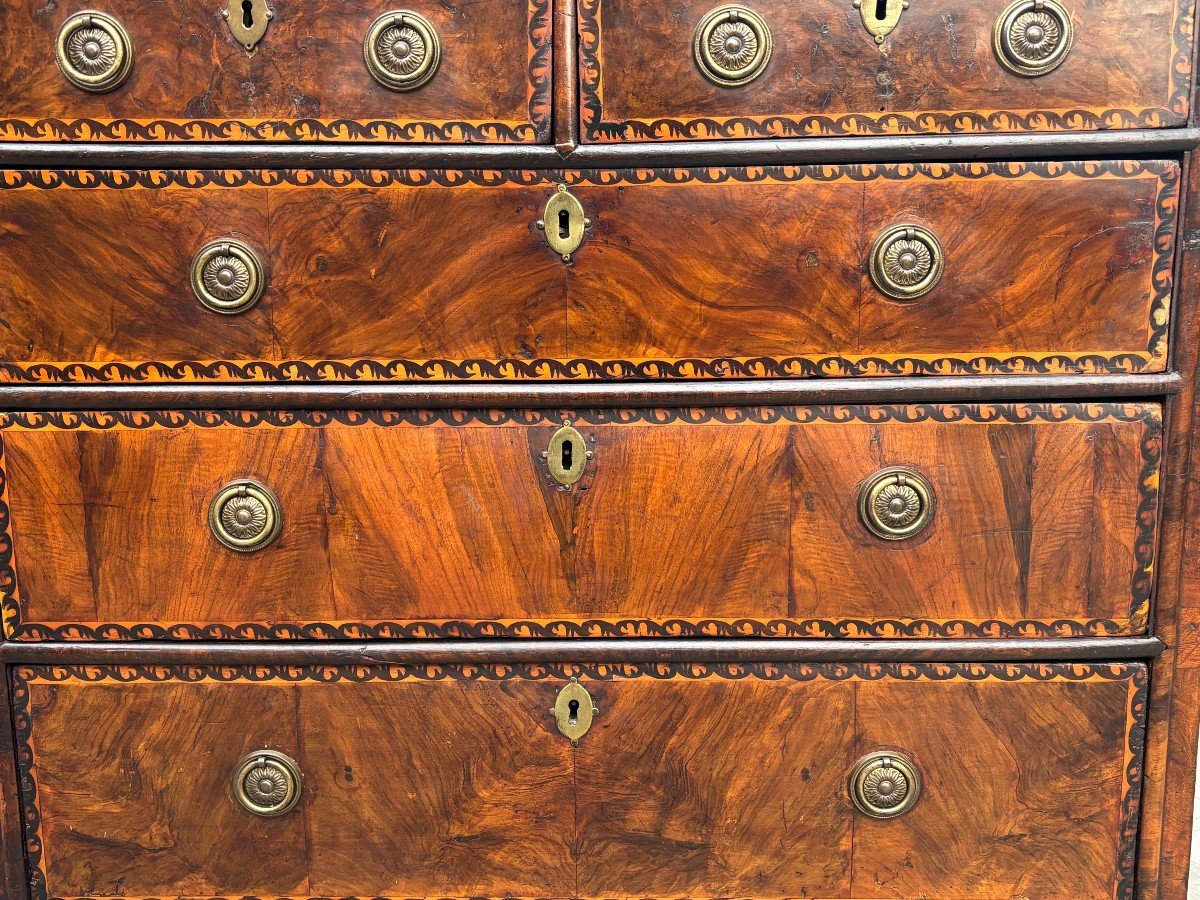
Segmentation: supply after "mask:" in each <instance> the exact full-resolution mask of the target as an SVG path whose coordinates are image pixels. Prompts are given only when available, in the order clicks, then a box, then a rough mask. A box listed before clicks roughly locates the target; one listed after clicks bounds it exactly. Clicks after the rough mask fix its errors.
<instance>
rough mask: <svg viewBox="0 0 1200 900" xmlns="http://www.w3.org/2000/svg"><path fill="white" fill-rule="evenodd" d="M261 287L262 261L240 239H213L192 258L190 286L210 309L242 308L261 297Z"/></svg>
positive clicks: (229, 310)
mask: <svg viewBox="0 0 1200 900" xmlns="http://www.w3.org/2000/svg"><path fill="white" fill-rule="evenodd" d="M265 287H266V279H265V278H264V277H263V266H262V262H261V261H259V258H258V255H257V254H256V253H255V252H254V251H253V250H251V249H250V248H249V247H248V246H246V245H245V244H243V243H242V242H241V241H234V240H225V241H214V242H212V243H211V244H207V245H205V246H204V247H203V248H201V250H200V252H199V253H197V254H196V258H195V259H194V260H193V261H192V290H193V291H194V292H195V294H196V298H197V299H198V300H199V301H200V302H201V303H203V304H204V305H205V306H207V307H208V308H209V309H211V310H212V311H213V312H219V313H222V314H223V315H227V316H232V315H236V314H237V313H240V312H245V311H246V310H248V309H249V308H250V307H252V306H253V305H254V304H256V303H257V302H258V301H259V300H260V299H262V295H263V289H264V288H265Z"/></svg>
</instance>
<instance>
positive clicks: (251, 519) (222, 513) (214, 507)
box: [208, 479, 283, 553]
mask: <svg viewBox="0 0 1200 900" xmlns="http://www.w3.org/2000/svg"><path fill="white" fill-rule="evenodd" d="M208 525H209V527H210V528H211V529H212V533H213V536H214V537H216V539H217V540H218V541H220V542H221V543H222V544H224V545H225V546H226V547H228V548H229V549H230V550H237V551H239V552H241V553H251V552H253V551H255V550H261V549H263V548H264V547H266V546H268V545H269V544H270V543H271V542H273V541H274V540H275V539H276V538H277V537H279V532H280V530H281V529H282V528H283V514H282V513H281V511H280V509H279V500H278V498H276V496H275V495H274V494H273V493H272V492H271V490H270V489H269V488H267V487H264V486H263V485H261V484H259V483H258V482H256V481H250V480H249V479H242V480H239V481H233V482H230V483H229V484H227V485H225V487H223V488H221V490H219V491H217V496H215V497H213V499H212V503H211V504H210V505H209V508H208Z"/></svg>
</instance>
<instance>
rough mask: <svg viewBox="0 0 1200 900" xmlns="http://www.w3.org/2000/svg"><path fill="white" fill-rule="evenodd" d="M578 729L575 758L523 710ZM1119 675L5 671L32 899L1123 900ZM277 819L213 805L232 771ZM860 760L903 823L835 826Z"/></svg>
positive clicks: (1126, 718) (1134, 711)
mask: <svg viewBox="0 0 1200 900" xmlns="http://www.w3.org/2000/svg"><path fill="white" fill-rule="evenodd" d="M569 676H578V677H580V678H581V683H582V685H583V687H584V688H585V689H586V690H587V691H588V692H589V693H590V694H591V696H592V698H593V700H594V702H596V703H597V704H598V706H599V713H598V714H597V716H596V718H595V720H594V722H593V724H592V726H591V730H590V731H588V732H587V733H586V734H584V735H583V737H582V738H581V739H580V740H579V744H578V748H577V749H572V745H571V743H570V742H569V741H568V740H567V738H565V737H564V736H563V735H561V734H559V733H558V731H557V730H556V727H555V720H554V719H553V718H551V717H549V716H547V714H546V711H547V709H548V708H549V707H550V706H552V705H553V704H554V702H555V697H556V694H557V692H558V691H559V690H560V689H562V688H563V686H564V684H565V683H566V679H567V678H568V677H569ZM1146 689H1147V675H1146V669H1145V667H1144V666H1142V665H1140V664H1104V665H1094V666H1093V665H1088V664H1069V665H1052V664H1034V663H1024V664H1012V665H1007V664H973V665H972V664H962V665H949V664H913V665H907V664H903V665H877V664H861V663H860V664H849V665H820V666H810V665H804V664H787V665H773V664H756V665H752V666H724V665H716V666H707V665H699V664H685V665H678V664H668V663H659V664H650V665H645V666H641V665H634V664H625V665H620V666H609V665H598V666H592V667H588V668H587V669H580V668H578V667H574V666H561V667H560V666H543V665H531V666H524V665H515V666H513V665H506V666H503V667H500V668H493V667H491V666H487V665H474V666H471V667H469V668H466V669H462V668H455V667H452V666H436V665H428V666H414V667H411V668H410V667H404V666H363V667H354V668H347V669H335V668H311V667H302V666H295V667H286V668H280V669H276V668H273V667H268V666H261V667H232V666H231V667H222V668H219V669H218V668H204V667H199V668H197V667H186V668H185V667H180V668H172V667H138V666H122V667H120V668H115V667H113V668H110V667H104V666H97V667H80V668H74V667H52V668H51V667H46V668H39V667H33V668H18V669H17V670H16V681H15V695H14V696H15V700H16V722H17V742H18V759H19V763H20V766H21V770H22V773H21V774H22V780H21V784H22V788H23V792H24V798H23V799H24V808H25V821H26V847H27V848H28V851H29V854H30V861H31V870H32V872H33V888H34V897H35V898H39V900H40V898H45V897H47V896H53V897H62V898H73V897H103V896H116V895H120V896H122V897H127V898H142V897H174V896H204V897H222V896H230V897H243V896H245V897H279V896H289V897H306V896H326V897H331V896H332V897H374V896H381V897H393V896H397V897H410V898H411V897H447V896H462V895H467V896H478V897H484V896H492V897H500V896H509V897H512V896H515V897H522V896H525V897H532V896H538V897H564V896H569V897H580V898H595V897H613V896H637V897H731V896H732V897H800V896H820V897H915V896H922V897H955V898H963V897H1000V896H1004V897H1008V896H1034V897H1088V898H1099V897H1121V898H1125V897H1132V896H1133V884H1132V878H1133V861H1134V850H1135V840H1136V833H1137V814H1138V801H1139V794H1140V787H1141V772H1142V743H1143V735H1144V725H1145V721H1144V720H1145V702H1146ZM263 750H270V751H276V752H281V753H284V754H287V755H288V756H290V757H291V758H293V759H294V760H295V762H296V763H297V767H298V769H299V771H300V774H301V785H302V787H301V790H300V796H299V801H298V804H297V805H296V806H295V807H294V808H293V809H292V810H291V811H290V812H287V813H285V814H284V815H282V816H280V817H276V818H261V817H257V816H255V815H252V814H250V813H248V812H246V811H245V810H243V809H242V808H241V807H240V806H239V805H238V804H237V802H236V800H235V798H234V792H233V788H232V786H231V776H232V774H233V773H234V772H235V770H236V769H237V766H238V762H239V760H241V759H243V758H244V757H245V756H246V755H247V754H252V753H258V752H260V751H263ZM875 751H889V752H892V753H894V754H896V755H897V756H900V757H901V758H903V759H906V760H907V761H909V762H911V764H912V766H913V767H914V769H915V772H916V774H918V775H919V776H920V778H921V790H920V793H919V797H918V799H917V801H916V803H915V805H913V806H912V808H911V809H909V810H908V811H907V812H904V813H903V814H901V815H899V816H897V817H896V818H892V819H890V820H876V819H873V818H870V817H868V816H866V815H864V814H862V813H860V812H856V810H855V807H854V806H853V805H852V803H851V800H850V798H849V796H848V789H847V776H848V775H849V774H850V772H851V770H852V768H853V767H854V765H855V762H856V761H857V760H859V759H860V758H862V757H863V756H864V755H866V754H869V753H872V752H875Z"/></svg>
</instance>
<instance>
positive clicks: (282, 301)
mask: <svg viewBox="0 0 1200 900" xmlns="http://www.w3.org/2000/svg"><path fill="white" fill-rule="evenodd" d="M1178 176H1179V169H1178V165H1177V164H1175V163H1169V162H1154V161H1148V162H1135V161H1109V162H1078V163H1004V164H982V163H979V164H975V163H968V164H954V165H948V164H912V165H907V164H906V165H898V166H840V167H837V166H831V167H774V168H756V169H671V170H623V171H609V170H605V171H581V172H568V173H558V174H555V173H539V172H520V171H517V172H513V171H510V172H474V173H471V172H462V171H444V172H417V171H325V172H298V171H290V172H237V171H222V172H194V171H193V172H138V173H121V172H95V171H93V172H51V171H23V172H6V173H0V185H3V186H5V187H7V188H8V190H0V292H2V293H3V295H4V296H5V297H6V298H7V300H6V305H5V310H4V318H5V322H6V323H7V324H6V327H5V328H4V329H3V331H2V333H0V378H2V379H5V380H11V381H38V382H40V381H53V382H59V381H130V380H135V381H171V380H186V381H202V380H203V381H228V380H256V381H257V380H272V381H276V380H321V381H326V380H330V379H358V378H373V379H399V380H447V379H546V378H561V379H585V378H587V379H620V378H711V377H734V376H737V377H745V376H750V377H761V376H778V377H796V376H800V377H806V376H807V377H827V376H846V375H850V376H853V375H865V376H871V375H911V374H943V375H946V374H955V375H968V374H1004V373H1009V374H1013V373H1016V374H1030V373H1033V374H1060V373H1078V372H1084V373H1097V372H1101V373H1105V372H1107V373H1129V372H1155V371H1161V370H1162V369H1163V367H1164V365H1165V360H1166V348H1167V338H1168V334H1167V332H1168V323H1169V319H1170V315H1169V308H1170V299H1171V289H1172V285H1171V268H1172V262H1173V259H1174V232H1175V221H1176V206H1177V187H1178V180H1179V177H1178ZM560 177H561V178H564V179H565V180H566V181H567V182H568V183H569V184H570V190H571V191H572V193H573V194H575V195H577V196H578V198H579V200H580V202H581V203H582V205H583V209H584V212H585V213H586V214H587V215H588V217H589V218H590V220H591V227H590V228H589V229H588V231H587V232H586V236H585V237H584V239H583V243H582V245H581V246H580V247H579V248H578V250H577V251H576V252H575V254H574V256H573V261H572V263H571V264H570V265H567V264H564V263H563V261H562V260H561V259H560V258H559V257H558V256H557V255H556V254H555V253H554V252H552V251H551V250H550V248H549V247H548V246H547V244H546V241H545V239H544V235H543V232H542V231H540V230H539V229H538V227H537V224H536V223H537V222H539V221H540V220H542V219H543V217H544V216H545V212H544V210H545V207H546V204H547V201H548V200H549V199H550V198H551V197H552V196H554V194H555V185H556V183H557V180H558V179H559V178H560ZM966 211H970V213H969V214H968V212H966ZM1030 223H1037V227H1036V228H1034V227H1031V225H1030ZM902 226H911V227H913V228H924V229H927V230H928V232H929V233H930V234H932V236H933V238H934V239H936V240H937V242H938V243H939V244H940V245H941V247H942V256H943V259H944V266H943V272H942V276H941V278H940V280H939V281H937V283H936V284H935V285H933V287H932V288H931V289H930V290H929V291H928V292H927V293H925V294H924V295H923V296H920V297H918V298H916V299H910V300H897V299H894V298H893V297H891V296H889V295H888V294H885V293H884V292H883V291H882V290H880V289H879V288H877V287H876V285H875V283H874V281H873V279H872V276H871V274H870V265H869V260H870V259H871V258H872V255H873V248H874V247H875V245H876V242H877V240H878V239H879V238H880V237H881V235H884V234H887V233H889V232H890V231H891V230H892V229H894V228H898V227H902ZM228 240H237V241H241V242H242V243H244V244H246V245H247V246H248V247H250V248H251V249H252V250H253V251H254V252H255V253H256V254H257V255H258V257H259V258H260V260H261V263H262V267H263V271H264V274H263V280H264V281H265V290H264V292H263V294H262V298H261V300H260V301H259V302H258V303H257V304H256V305H254V306H251V307H249V308H247V309H245V310H244V311H242V312H240V313H239V314H236V315H222V314H220V313H219V312H215V311H213V310H212V309H210V308H208V307H206V306H204V305H202V304H201V302H200V301H199V300H198V299H197V295H196V294H195V293H194V292H193V288H192V286H191V272H192V269H193V259H194V258H195V257H196V256H197V254H198V253H199V252H200V250H201V248H203V247H205V246H207V245H209V244H210V243H213V242H216V243H217V244H220V243H221V242H223V241H228ZM888 246H892V244H891V243H890V242H889V243H888Z"/></svg>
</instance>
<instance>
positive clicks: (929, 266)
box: [869, 224, 945, 300]
mask: <svg viewBox="0 0 1200 900" xmlns="http://www.w3.org/2000/svg"><path fill="white" fill-rule="evenodd" d="M944 266H945V258H944V256H943V254H942V245H941V242H940V241H938V239H937V237H935V236H934V234H933V232H932V231H930V230H929V229H928V228H922V227H921V226H920V225H910V224H905V225H893V226H892V227H891V228H889V229H887V230H886V231H884V232H883V234H881V235H880V236H879V237H877V238H876V239H875V243H874V245H873V246H872V247H871V258H870V262H869V270H870V273H871V281H872V282H874V284H875V287H876V288H878V289H879V290H880V291H882V292H883V293H885V294H887V295H888V296H889V297H891V298H893V299H894V300H915V299H917V298H918V297H921V296H924V295H925V294H927V293H929V292H930V291H931V290H933V288H934V286H935V285H936V284H937V283H938V280H939V279H940V278H941V277H942V269H943V268H944Z"/></svg>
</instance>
